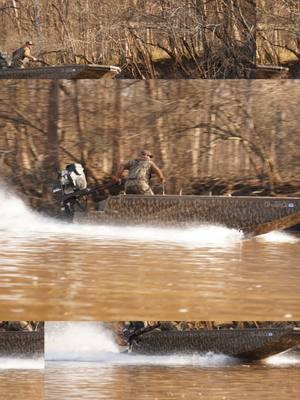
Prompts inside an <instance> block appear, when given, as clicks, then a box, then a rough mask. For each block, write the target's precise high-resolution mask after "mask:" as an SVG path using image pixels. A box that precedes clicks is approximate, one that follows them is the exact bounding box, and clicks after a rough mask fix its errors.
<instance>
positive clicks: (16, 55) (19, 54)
mask: <svg viewBox="0 0 300 400" xmlns="http://www.w3.org/2000/svg"><path fill="white" fill-rule="evenodd" d="M32 46H33V43H32V41H31V40H29V41H27V42H26V43H25V44H24V45H23V46H22V47H20V48H19V49H18V50H15V51H14V52H13V55H12V62H11V67H12V68H25V65H26V64H27V63H28V62H29V61H30V60H31V61H37V59H36V58H35V57H33V55H32V54H31V49H32Z"/></svg>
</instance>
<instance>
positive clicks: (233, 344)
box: [130, 328, 300, 360]
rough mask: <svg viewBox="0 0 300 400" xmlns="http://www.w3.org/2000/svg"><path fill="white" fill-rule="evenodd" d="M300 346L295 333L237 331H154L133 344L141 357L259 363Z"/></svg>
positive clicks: (252, 330) (299, 339)
mask: <svg viewBox="0 0 300 400" xmlns="http://www.w3.org/2000/svg"><path fill="white" fill-rule="evenodd" d="M299 344H300V331H299V330H294V329H279V328H277V329H275V328H274V329H262V328H257V329H233V330H230V329H228V330H226V329H221V330H204V331H201V330H198V331H181V332H180V331H157V330H155V331H152V332H148V333H144V334H142V335H140V336H138V337H137V338H134V339H133V340H132V342H131V346H130V352H132V353H137V354H146V355H147V354H149V355H151V354H156V355H157V354H174V353H175V354H176V353H184V354H189V353H190V354H191V353H207V352H213V353H216V354H226V355H228V356H233V357H239V358H242V359H247V360H259V359H263V358H266V357H269V356H271V355H274V354H278V353H281V352H283V351H286V350H288V349H291V348H293V347H295V346H297V345H299Z"/></svg>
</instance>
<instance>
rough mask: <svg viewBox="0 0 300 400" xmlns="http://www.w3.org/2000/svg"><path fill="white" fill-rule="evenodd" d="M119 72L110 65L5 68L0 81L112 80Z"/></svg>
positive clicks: (0, 73)
mask: <svg viewBox="0 0 300 400" xmlns="http://www.w3.org/2000/svg"><path fill="white" fill-rule="evenodd" d="M120 72H121V69H120V68H119V67H115V66H110V65H85V64H80V65H78V64H74V65H61V66H53V67H37V68H15V69H12V68H7V69H1V70H0V79H101V78H114V77H115V76H116V75H118V74H119V73H120Z"/></svg>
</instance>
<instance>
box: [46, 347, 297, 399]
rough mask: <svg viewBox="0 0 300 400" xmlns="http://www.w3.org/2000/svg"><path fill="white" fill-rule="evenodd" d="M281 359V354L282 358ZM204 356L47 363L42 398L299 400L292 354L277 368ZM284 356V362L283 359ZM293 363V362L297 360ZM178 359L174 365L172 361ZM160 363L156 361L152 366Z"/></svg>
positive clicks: (279, 362) (294, 357) (174, 361)
mask: <svg viewBox="0 0 300 400" xmlns="http://www.w3.org/2000/svg"><path fill="white" fill-rule="evenodd" d="M281 357H282V356H281ZM210 358H212V357H211V356H203V357H202V360H200V359H199V360H198V365H197V362H196V361H194V364H193V365H191V364H188V363H186V365H182V360H176V357H175V356H174V359H173V364H171V365H170V363H169V365H168V363H167V362H166V363H165V365H162V362H160V365H152V364H151V361H149V362H148V361H147V360H144V362H143V363H142V362H140V363H136V365H134V364H133V363H132V364H129V365H114V364H110V363H96V362H94V363H91V362H68V363H67V362H48V363H47V364H46V370H45V398H46V399H47V400H56V399H57V398H62V397H63V398H64V399H74V400H75V399H82V400H85V399H89V400H94V399H95V400H96V399H105V400H132V399H135V398H137V399H139V400H144V399H149V400H150V399H151V400H163V399H187V400H192V399H202V398H203V399H209V400H214V399H216V400H227V399H228V400H229V399H230V400H231V399H249V398H252V399H256V400H259V399H263V400H267V399H270V400H271V399H272V400H273V399H281V400H282V399H298V398H299V390H300V379H299V376H300V367H299V366H300V357H299V356H293V355H292V354H291V355H290V356H289V357H288V356H285V359H281V361H278V359H277V361H276V365H272V364H270V365H269V364H257V365H245V364H239V365H230V363H229V364H228V365H227V364H226V363H225V362H224V360H219V361H217V360H215V361H214V362H213V361H212V360H210ZM288 358H289V359H288ZM296 359H297V360H298V361H297V360H296ZM176 361H177V362H176ZM157 363H158V364H159V362H157Z"/></svg>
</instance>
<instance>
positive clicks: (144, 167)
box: [116, 150, 165, 195]
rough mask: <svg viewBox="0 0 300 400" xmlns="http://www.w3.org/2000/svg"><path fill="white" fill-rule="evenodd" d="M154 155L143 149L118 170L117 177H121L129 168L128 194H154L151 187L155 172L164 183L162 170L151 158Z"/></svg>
mask: <svg viewBox="0 0 300 400" xmlns="http://www.w3.org/2000/svg"><path fill="white" fill-rule="evenodd" d="M152 158H153V155H152V154H151V153H150V152H149V151H147V150H142V151H141V152H140V153H139V155H138V157H137V158H136V159H134V160H130V161H128V162H127V163H125V164H122V165H121V166H120V168H119V170H118V172H117V175H116V178H117V179H121V178H122V174H123V172H124V171H125V170H128V176H127V178H126V183H125V193H126V194H146V195H153V191H152V189H151V187H150V179H151V175H152V174H155V175H157V176H158V178H159V179H160V182H161V183H162V184H163V183H164V182H165V178H164V176H163V173H162V171H161V170H160V169H159V168H158V166H157V165H156V164H155V163H154V162H153V161H152V160H151V159H152Z"/></svg>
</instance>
